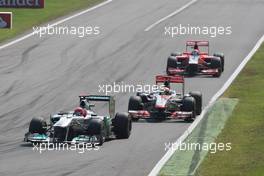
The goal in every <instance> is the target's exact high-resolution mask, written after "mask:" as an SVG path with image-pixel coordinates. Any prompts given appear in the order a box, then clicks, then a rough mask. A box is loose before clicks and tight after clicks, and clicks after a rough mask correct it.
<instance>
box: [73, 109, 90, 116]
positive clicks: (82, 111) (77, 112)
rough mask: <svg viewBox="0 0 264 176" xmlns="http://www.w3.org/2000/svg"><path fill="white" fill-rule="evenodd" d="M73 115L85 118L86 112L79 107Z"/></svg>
mask: <svg viewBox="0 0 264 176" xmlns="http://www.w3.org/2000/svg"><path fill="white" fill-rule="evenodd" d="M74 115H76V116H83V117H85V116H86V115H87V111H86V110H85V109H83V108H81V107H77V108H75V110H74Z"/></svg>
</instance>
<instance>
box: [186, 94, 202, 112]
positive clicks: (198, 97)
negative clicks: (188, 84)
mask: <svg viewBox="0 0 264 176" xmlns="http://www.w3.org/2000/svg"><path fill="white" fill-rule="evenodd" d="M189 94H190V95H191V96H192V97H193V98H194V99H195V104H196V107H195V108H196V115H200V114H201V112H202V104H203V102H202V93H201V92H198V91H193V92H190V93H189Z"/></svg>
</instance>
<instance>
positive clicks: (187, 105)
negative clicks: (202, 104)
mask: <svg viewBox="0 0 264 176" xmlns="http://www.w3.org/2000/svg"><path fill="white" fill-rule="evenodd" d="M182 111H184V112H192V117H191V118H186V119H184V120H185V121H186V122H191V121H192V120H193V119H195V117H196V104H195V99H194V97H191V96H186V97H184V98H183V102H182Z"/></svg>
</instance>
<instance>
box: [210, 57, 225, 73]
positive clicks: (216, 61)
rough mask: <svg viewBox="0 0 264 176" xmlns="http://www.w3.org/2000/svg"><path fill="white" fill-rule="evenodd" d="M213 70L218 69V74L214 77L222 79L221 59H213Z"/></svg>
mask: <svg viewBox="0 0 264 176" xmlns="http://www.w3.org/2000/svg"><path fill="white" fill-rule="evenodd" d="M211 68H212V69H218V73H216V74H214V75H213V77H220V76H221V74H222V72H223V71H222V62H221V59H220V58H219V57H213V58H212V59H211Z"/></svg>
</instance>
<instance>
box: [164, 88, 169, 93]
mask: <svg viewBox="0 0 264 176" xmlns="http://www.w3.org/2000/svg"><path fill="white" fill-rule="evenodd" d="M164 94H165V95H170V89H169V88H168V87H164Z"/></svg>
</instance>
